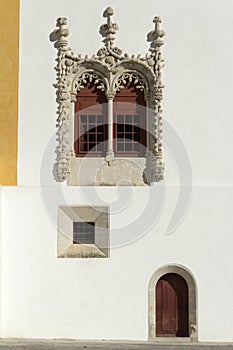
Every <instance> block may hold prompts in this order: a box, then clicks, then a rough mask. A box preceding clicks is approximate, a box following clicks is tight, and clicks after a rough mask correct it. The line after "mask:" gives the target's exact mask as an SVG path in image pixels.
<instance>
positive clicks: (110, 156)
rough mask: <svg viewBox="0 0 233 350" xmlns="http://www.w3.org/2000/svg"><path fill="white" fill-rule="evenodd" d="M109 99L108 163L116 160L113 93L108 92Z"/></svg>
mask: <svg viewBox="0 0 233 350" xmlns="http://www.w3.org/2000/svg"><path fill="white" fill-rule="evenodd" d="M106 96H107V99H108V119H107V121H108V144H107V152H106V161H107V162H110V161H111V160H112V159H113V158H114V150H113V98H114V96H115V94H114V93H112V92H107V94H106Z"/></svg>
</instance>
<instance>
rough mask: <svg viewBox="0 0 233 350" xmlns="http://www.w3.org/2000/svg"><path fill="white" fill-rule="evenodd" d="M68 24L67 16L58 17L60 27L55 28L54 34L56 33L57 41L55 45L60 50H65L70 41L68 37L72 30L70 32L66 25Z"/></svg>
mask: <svg viewBox="0 0 233 350" xmlns="http://www.w3.org/2000/svg"><path fill="white" fill-rule="evenodd" d="M66 25H67V18H65V17H59V18H58V19H57V27H58V29H55V30H54V32H53V34H54V41H55V44H54V46H55V47H56V48H57V49H58V50H65V49H66V47H67V45H68V41H67V39H66V37H67V36H68V35H69V34H70V32H69V29H68V28H67V27H66Z"/></svg>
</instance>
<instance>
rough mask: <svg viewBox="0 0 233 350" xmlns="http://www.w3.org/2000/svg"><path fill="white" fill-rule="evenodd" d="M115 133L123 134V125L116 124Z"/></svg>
mask: <svg viewBox="0 0 233 350" xmlns="http://www.w3.org/2000/svg"><path fill="white" fill-rule="evenodd" d="M117 132H124V125H123V124H117Z"/></svg>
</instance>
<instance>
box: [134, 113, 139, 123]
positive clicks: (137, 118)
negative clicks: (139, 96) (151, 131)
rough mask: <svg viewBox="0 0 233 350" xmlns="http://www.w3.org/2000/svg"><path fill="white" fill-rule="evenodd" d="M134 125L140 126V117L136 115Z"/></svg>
mask: <svg viewBox="0 0 233 350" xmlns="http://www.w3.org/2000/svg"><path fill="white" fill-rule="evenodd" d="M134 124H138V125H139V124H140V117H139V115H138V114H135V115H134Z"/></svg>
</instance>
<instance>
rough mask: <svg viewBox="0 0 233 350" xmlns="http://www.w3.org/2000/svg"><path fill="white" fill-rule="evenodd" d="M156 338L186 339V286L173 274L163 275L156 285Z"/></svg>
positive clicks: (183, 280)
mask: <svg viewBox="0 0 233 350" xmlns="http://www.w3.org/2000/svg"><path fill="white" fill-rule="evenodd" d="M155 288H156V292H155V294H156V336H157V337H188V336H189V334H188V333H189V331H188V286H187V283H186V281H185V279H184V278H183V277H181V276H180V275H178V274H175V273H168V274H165V275H163V276H162V277H161V278H160V279H159V280H158V282H157V284H156V287H155Z"/></svg>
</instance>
